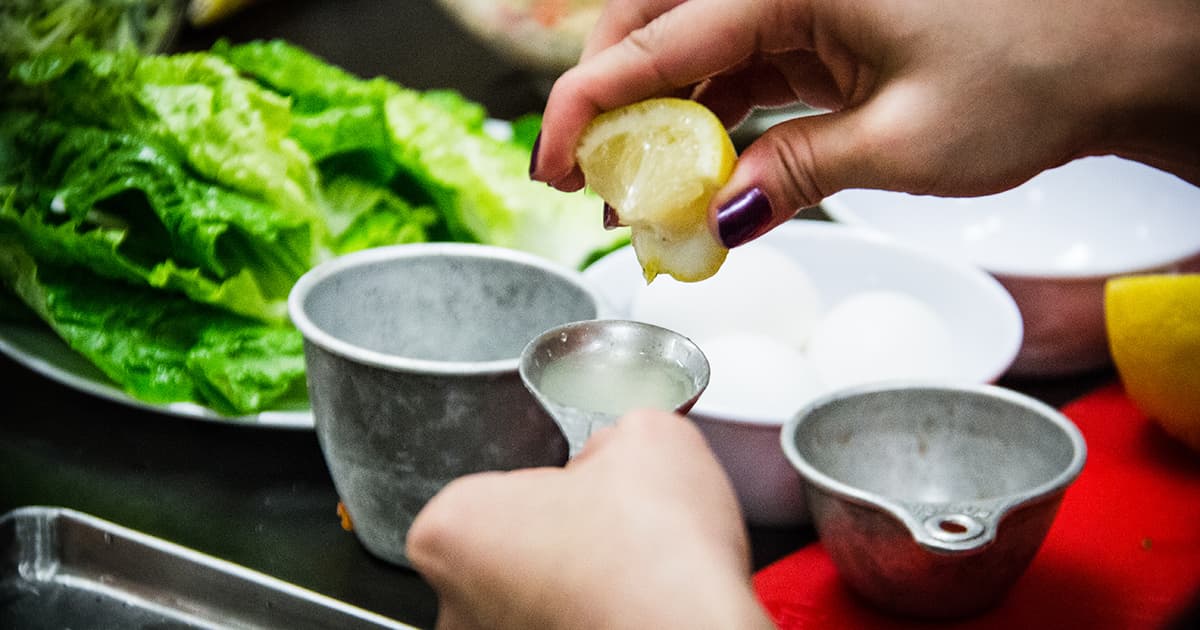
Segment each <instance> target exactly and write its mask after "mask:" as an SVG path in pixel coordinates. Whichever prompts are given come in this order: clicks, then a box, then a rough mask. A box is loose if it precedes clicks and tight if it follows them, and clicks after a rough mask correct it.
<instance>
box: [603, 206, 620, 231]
mask: <svg viewBox="0 0 1200 630" xmlns="http://www.w3.org/2000/svg"><path fill="white" fill-rule="evenodd" d="M619 227H621V217H619V216H617V209H616V208H614V207H612V206H610V205H608V203H607V202H606V203H605V204H604V229H606V230H615V229H617V228H619Z"/></svg>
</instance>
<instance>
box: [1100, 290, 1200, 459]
mask: <svg viewBox="0 0 1200 630" xmlns="http://www.w3.org/2000/svg"><path fill="white" fill-rule="evenodd" d="M1104 304H1105V323H1106V325H1107V328H1108V343H1109V349H1110V350H1111V351H1112V356H1113V363H1114V364H1115V365H1116V367H1117V373H1118V374H1119V375H1120V377H1121V382H1122V384H1123V385H1124V386H1125V392H1126V393H1127V394H1128V395H1129V398H1130V399H1131V400H1132V401H1133V402H1134V404H1136V405H1137V406H1138V408H1139V409H1141V410H1142V412H1144V413H1145V414H1146V415H1147V416H1149V417H1151V418H1152V419H1154V420H1155V421H1157V422H1158V423H1159V424H1160V425H1162V427H1163V429H1165V430H1166V431H1167V433H1169V434H1171V435H1173V436H1174V437H1176V438H1178V439H1179V440H1181V441H1183V442H1184V443H1185V444H1187V445H1189V446H1191V447H1192V448H1193V449H1195V450H1196V451H1198V452H1200V274H1153V275H1139V276H1127V277H1122V278H1114V279H1112V280H1109V281H1108V282H1107V283H1106V285H1105V293H1104Z"/></svg>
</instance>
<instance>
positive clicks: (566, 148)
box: [531, 0, 811, 182]
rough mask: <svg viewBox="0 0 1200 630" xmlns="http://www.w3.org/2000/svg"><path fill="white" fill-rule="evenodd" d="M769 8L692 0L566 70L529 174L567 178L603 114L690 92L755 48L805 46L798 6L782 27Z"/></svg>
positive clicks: (762, 1)
mask: <svg viewBox="0 0 1200 630" xmlns="http://www.w3.org/2000/svg"><path fill="white" fill-rule="evenodd" d="M774 5H775V3H772V2H768V1H766V0H760V1H758V2H744V3H731V2H725V1H723V0H691V1H689V2H685V3H683V4H680V5H678V6H676V7H675V8H674V9H672V10H670V11H668V12H666V13H663V14H662V15H659V16H658V17H657V18H655V19H654V20H652V21H651V22H650V23H649V24H647V25H646V26H644V27H642V28H640V29H638V30H636V31H633V32H632V33H630V34H629V35H628V36H627V37H625V38H624V39H622V40H621V41H620V42H619V43H617V44H614V45H612V46H609V47H608V48H605V49H604V50H602V51H600V52H597V53H596V54H595V55H593V56H592V57H590V58H589V59H588V60H586V61H584V62H582V63H580V64H579V65H577V66H575V67H574V68H572V69H570V70H568V71H567V72H565V73H563V75H562V76H560V77H559V79H558V81H556V82H555V85H554V88H553V89H552V90H551V92H550V96H549V98H548V99H547V102H546V109H545V112H544V114H543V118H542V140H541V143H540V145H539V152H538V155H537V156H535V163H534V164H533V165H532V166H533V168H532V169H531V176H532V177H533V178H534V179H537V180H539V181H543V182H555V181H557V180H560V179H562V178H564V177H566V176H567V175H568V174H569V173H570V172H571V170H572V169H573V168H574V167H575V156H574V150H575V145H576V144H577V143H578V141H579V136H580V135H581V134H582V133H583V129H584V127H585V126H586V125H587V123H588V122H590V121H591V119H592V118H594V117H595V116H596V115H597V114H599V113H601V112H604V111H608V110H611V109H614V108H616V107H620V106H622V105H628V104H630V103H634V102H637V101H640V100H644V99H646V98H650V97H652V96H661V95H665V94H672V93H676V92H678V91H679V90H682V89H687V90H690V89H691V88H692V87H693V86H695V85H697V84H698V83H700V82H701V81H703V80H705V79H708V78H710V77H712V76H715V75H717V74H720V73H722V72H725V71H727V70H730V69H733V68H736V67H737V66H739V65H741V64H742V63H744V62H745V61H746V60H747V59H749V58H751V57H752V56H753V55H754V54H755V53H756V52H759V47H760V46H762V47H763V49H764V50H767V51H768V52H771V51H773V50H774V49H775V48H780V49H782V47H784V46H785V43H786V46H789V47H792V48H795V47H803V46H805V45H806V44H808V43H809V40H810V39H811V38H810V37H809V36H807V35H806V34H805V33H806V28H807V27H806V26H805V23H806V20H805V15H804V11H802V9H803V8H804V5H803V3H799V2H797V3H794V4H792V5H789V6H791V7H792V9H791V10H793V11H795V14H793V15H791V16H790V17H791V19H789V20H788V21H787V22H786V24H785V23H783V21H782V20H779V19H777V18H776V17H775V16H773V15H772V11H771V10H769V8H770V7H774ZM756 12H757V14H756ZM713 42H720V44H719V45H715V44H714V43H713Z"/></svg>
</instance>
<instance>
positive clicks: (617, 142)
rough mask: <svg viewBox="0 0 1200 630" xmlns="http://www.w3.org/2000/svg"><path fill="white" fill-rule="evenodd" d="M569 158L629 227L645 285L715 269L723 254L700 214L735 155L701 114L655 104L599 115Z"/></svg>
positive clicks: (674, 101)
mask: <svg viewBox="0 0 1200 630" xmlns="http://www.w3.org/2000/svg"><path fill="white" fill-rule="evenodd" d="M575 157H576V160H577V161H578V163H579V168H580V170H582V171H583V175H584V178H585V179H586V181H587V185H588V187H589V188H591V189H592V190H593V191H594V192H595V193H596V194H597V195H599V196H600V197H601V198H602V199H604V201H606V202H607V203H608V205H610V206H612V208H613V209H615V210H616V213H617V216H618V218H619V220H620V222H621V224H623V225H628V226H629V228H630V241H631V243H632V245H633V249H634V251H635V252H636V254H637V259H638V262H639V263H640V264H641V266H642V271H643V274H644V275H645V278H646V282H650V281H652V280H654V278H655V276H657V275H658V274H660V273H665V274H668V275H670V276H672V277H674V278H675V279H676V280H679V281H682V282H696V281H699V280H703V279H705V278H708V277H710V276H712V275H713V274H715V273H716V272H717V270H718V269H720V268H721V264H722V263H724V261H725V255H726V254H727V253H728V250H727V249H726V248H725V246H724V245H722V244H721V242H720V241H718V240H717V239H716V237H715V236H713V235H712V233H711V232H709V230H708V224H707V219H708V217H707V209H708V203H709V201H710V200H711V199H712V196H713V195H714V194H715V193H716V192H717V189H719V188H720V187H721V186H722V185H724V184H725V182H726V181H727V180H728V179H729V175H730V173H732V172H733V166H734V164H735V163H736V162H737V152H736V151H735V150H734V148H733V142H732V141H731V140H730V138H729V133H728V132H727V131H726V130H725V126H724V125H722V124H721V121H720V120H719V119H718V118H717V117H716V115H715V114H713V113H712V112H711V111H709V110H708V108H706V107H704V106H703V105H701V104H699V103H697V102H695V101H689V100H685V99H679V98H655V99H650V100H646V101H641V102H639V103H634V104H632V105H626V106H625V107H621V108H618V109H614V110H612V111H609V112H605V113H603V114H600V115H599V116H597V117H596V118H595V119H594V120H592V122H591V123H590V124H589V125H588V127H587V128H586V129H585V130H584V133H583V136H582V137H581V138H580V140H579V144H578V145H577V147H576V150H575Z"/></svg>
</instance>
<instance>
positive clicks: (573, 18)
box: [438, 0, 604, 78]
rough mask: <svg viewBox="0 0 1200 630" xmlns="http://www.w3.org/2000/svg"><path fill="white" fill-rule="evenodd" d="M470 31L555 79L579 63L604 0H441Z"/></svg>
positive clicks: (497, 49) (516, 61) (502, 51)
mask: <svg viewBox="0 0 1200 630" xmlns="http://www.w3.org/2000/svg"><path fill="white" fill-rule="evenodd" d="M438 3H439V4H440V5H441V6H442V7H443V8H444V9H445V10H446V11H447V12H448V13H450V14H451V15H453V16H454V17H455V19H457V20H458V21H459V22H460V23H461V24H462V25H463V26H464V27H466V29H467V30H468V31H470V32H471V33H472V34H473V35H474V36H475V37H477V38H479V39H480V40H482V41H483V42H485V43H487V45H489V46H491V47H492V48H494V49H495V50H496V52H498V53H500V54H501V55H503V56H505V57H506V58H508V59H509V60H511V61H513V62H514V63H517V64H519V65H522V66H525V67H528V68H530V69H532V70H534V71H536V72H539V73H541V74H543V75H545V76H546V77H548V78H552V77H554V76H556V75H558V74H559V73H561V72H562V71H564V70H566V69H567V68H570V67H571V66H573V65H575V62H576V61H578V60H579V55H580V53H581V52H583V42H584V40H585V39H586V38H587V35H588V32H589V31H591V29H592V26H593V25H594V24H595V23H596V20H597V18H599V17H600V10H601V8H603V6H604V2H603V0H438Z"/></svg>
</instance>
